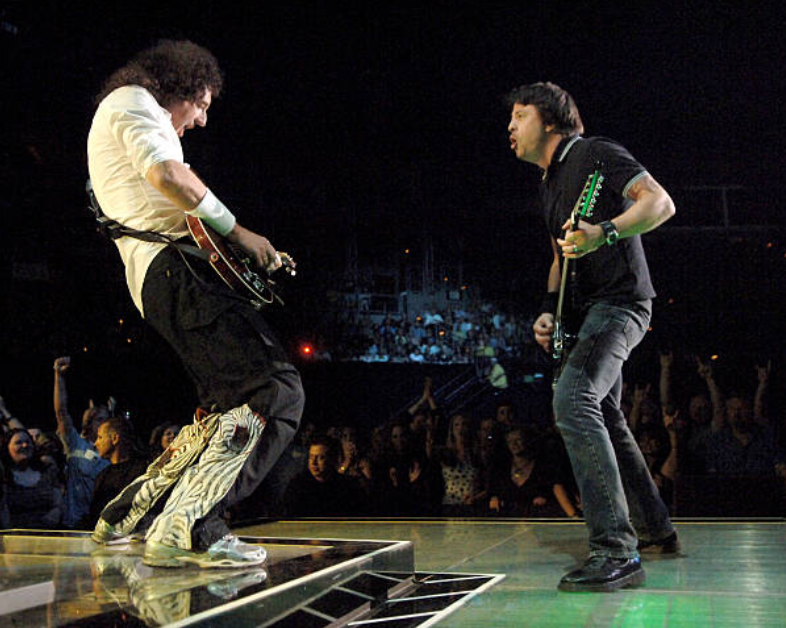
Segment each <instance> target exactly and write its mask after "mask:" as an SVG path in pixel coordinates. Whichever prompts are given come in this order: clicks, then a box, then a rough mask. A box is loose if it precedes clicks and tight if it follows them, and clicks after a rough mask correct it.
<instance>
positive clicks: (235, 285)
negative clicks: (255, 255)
mask: <svg viewBox="0 0 786 628" xmlns="http://www.w3.org/2000/svg"><path fill="white" fill-rule="evenodd" d="M186 222H187V223H188V230H189V231H190V232H191V237H192V238H194V241H195V242H196V244H197V246H198V247H199V248H200V249H202V250H204V251H207V252H208V253H209V261H210V265H211V266H212V267H213V269H214V270H215V271H216V272H217V273H218V275H219V277H221V279H223V280H224V283H225V284H227V285H228V286H229V287H230V288H232V290H234V291H235V292H237V293H239V294H241V295H243V296H245V297H247V298H248V299H249V300H250V301H251V303H252V305H253V306H254V307H255V308H257V309H261V308H263V307H264V306H266V305H270V304H271V303H273V302H274V301H275V302H277V303H279V304H281V305H283V304H284V302H283V301H282V300H281V297H279V296H278V294H276V292H275V287H276V284H275V282H274V281H273V280H272V279H269V278H268V277H262V276H260V275H259V274H258V273H256V272H255V271H253V270H252V269H251V266H250V265H251V263H252V262H251V260H250V259H249V258H248V255H246V254H245V252H244V251H242V250H241V249H240V248H238V247H236V246H234V245H233V244H232V243H231V242H229V241H228V240H227V239H226V238H224V237H222V236H221V235H219V234H218V233H217V232H216V231H214V230H213V229H211V228H210V227H209V226H208V225H206V224H205V223H204V222H203V221H202V220H201V219H200V218H197V217H195V216H190V215H186ZM278 255H279V256H280V257H281V264H282V266H281V267H282V268H283V269H284V272H286V273H287V274H288V275H290V276H294V275H295V273H296V271H295V260H293V259H292V257H290V256H289V255H288V254H287V253H284V252H282V251H279V252H278Z"/></svg>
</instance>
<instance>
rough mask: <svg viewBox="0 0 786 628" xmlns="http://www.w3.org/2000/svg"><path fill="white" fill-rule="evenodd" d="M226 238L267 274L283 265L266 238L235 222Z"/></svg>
mask: <svg viewBox="0 0 786 628" xmlns="http://www.w3.org/2000/svg"><path fill="white" fill-rule="evenodd" d="M226 238H227V240H229V241H230V242H231V243H232V244H234V245H235V246H238V247H240V248H241V249H242V250H243V251H244V252H245V253H247V254H248V256H249V258H250V259H251V261H252V262H254V263H255V264H256V265H257V266H258V267H259V268H263V269H264V270H265V271H266V272H267V273H268V274H272V273H273V272H275V271H276V270H278V269H279V268H281V266H282V265H283V263H282V260H281V256H280V255H279V253H278V252H277V251H276V249H275V248H273V245H272V244H270V241H269V240H268V239H267V238H265V237H263V236H261V235H259V234H256V233H254V232H253V231H250V230H248V229H246V228H245V227H241V226H240V225H239V224H235V226H234V228H233V229H232V231H230V232H229V233H228V234H227V236H226Z"/></svg>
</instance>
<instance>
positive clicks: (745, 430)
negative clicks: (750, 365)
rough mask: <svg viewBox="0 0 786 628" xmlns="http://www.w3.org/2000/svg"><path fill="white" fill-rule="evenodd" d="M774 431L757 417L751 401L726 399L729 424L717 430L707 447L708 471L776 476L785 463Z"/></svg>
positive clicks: (737, 397)
mask: <svg viewBox="0 0 786 628" xmlns="http://www.w3.org/2000/svg"><path fill="white" fill-rule="evenodd" d="M783 461H784V460H783V452H780V451H778V448H777V446H776V442H775V439H774V437H773V435H772V432H771V431H770V430H768V429H767V428H764V427H762V426H761V425H758V424H757V423H756V421H755V420H754V416H753V408H752V406H751V403H750V401H748V400H747V399H745V398H743V397H741V396H738V395H734V396H732V397H729V399H727V401H726V427H724V428H723V429H722V430H720V431H718V432H716V433H714V434H713V435H712V438H711V439H710V442H709V446H708V450H707V471H708V472H709V473H717V474H719V475H747V476H762V477H764V476H774V475H775V474H776V473H778V472H779V470H780V468H781V467H780V465H781V464H782V463H783Z"/></svg>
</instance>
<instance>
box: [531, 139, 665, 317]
mask: <svg viewBox="0 0 786 628" xmlns="http://www.w3.org/2000/svg"><path fill="white" fill-rule="evenodd" d="M598 162H600V164H601V173H602V174H603V177H604V180H603V184H602V188H601V190H600V194H599V196H598V198H597V202H596V205H595V208H594V211H593V213H592V216H590V217H589V218H584V219H583V220H586V222H589V223H592V224H597V223H599V222H603V221H604V220H611V219H612V218H616V217H617V216H619V215H620V214H621V213H623V212H624V211H625V210H626V209H628V208H629V207H630V206H631V205H632V204H633V201H631V200H630V199H629V198H627V196H626V195H627V192H628V190H629V189H630V187H631V185H633V184H634V183H635V182H636V181H637V180H638V179H639V178H641V177H642V176H644V175H645V174H647V171H646V170H645V169H644V167H643V166H642V165H641V164H640V163H639V162H637V161H636V160H635V159H634V158H633V157H632V156H631V154H630V153H629V152H628V151H627V150H625V148H624V147H623V146H621V145H620V144H618V143H616V142H615V141H613V140H610V139H607V138H604V137H592V138H583V137H580V136H573V137H566V138H564V139H563V140H562V141H561V142H560V143H559V145H558V146H557V149H556V151H555V152H554V156H553V157H552V160H551V164H550V165H549V167H548V169H547V170H546V172H545V174H544V177H543V182H542V183H541V186H540V199H541V203H542V206H543V213H544V217H545V220H546V226H547V228H548V230H549V233H550V234H551V235H552V236H553V237H554V238H555V239H556V238H561V237H563V235H564V233H565V232H564V231H563V230H562V225H564V224H565V222H566V221H567V220H568V218H569V217H570V213H571V211H572V210H573V207H574V205H575V204H576V199H578V197H579V195H580V194H581V192H582V190H583V189H584V184H585V183H586V181H587V176H588V175H590V174H591V173H592V172H594V170H595V164H596V163H598ZM572 264H576V276H577V279H578V294H577V301H576V303H577V304H578V306H579V307H580V308H581V309H586V308H587V307H589V306H590V305H592V304H593V303H600V302H602V303H612V304H626V303H634V302H636V301H644V300H646V299H652V298H653V297H654V296H655V290H654V289H653V287H652V282H651V280H650V272H649V268H648V267H647V260H646V258H645V256H644V248H643V247H642V244H641V238H640V237H639V236H633V237H630V238H625V239H621V240H619V241H618V242H617V244H616V245H615V246H606V245H603V246H602V247H600V248H599V249H597V250H596V251H594V252H592V253H590V254H589V255H585V256H584V257H582V258H580V259H578V260H574V261H573V262H572Z"/></svg>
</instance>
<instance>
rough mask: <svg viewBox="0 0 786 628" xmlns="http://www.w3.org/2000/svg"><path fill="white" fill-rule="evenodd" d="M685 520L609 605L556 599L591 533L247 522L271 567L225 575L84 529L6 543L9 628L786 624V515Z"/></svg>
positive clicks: (2, 539) (1, 559)
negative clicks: (161, 561)
mask: <svg viewBox="0 0 786 628" xmlns="http://www.w3.org/2000/svg"><path fill="white" fill-rule="evenodd" d="M675 523H676V526H677V530H678V532H679V535H680V539H681V542H682V545H683V552H682V555H680V556H678V557H669V558H666V557H660V558H658V557H655V558H646V559H645V561H644V567H645V570H646V572H647V582H646V584H645V585H644V586H643V587H640V588H638V589H626V590H622V591H618V592H616V593H612V594H600V593H593V594H587V593H583V594H576V593H563V592H558V591H557V589H556V584H557V581H558V580H559V578H560V577H561V575H562V574H563V573H564V572H565V571H567V570H569V569H571V568H573V567H574V566H576V565H577V564H579V563H581V562H582V561H583V559H584V557H585V552H586V532H585V528H584V525H583V523H581V522H569V521H544V520H539V521H537V520H498V519H496V520H485V519H483V520H455V519H454V520H299V521H278V522H264V523H251V524H247V525H240V526H238V527H237V528H236V529H235V531H236V532H237V533H238V534H239V535H240V536H242V537H244V538H247V539H252V540H255V541H256V542H260V543H262V544H263V545H265V546H266V547H267V548H268V551H269V561H268V563H266V564H265V565H264V569H263V570H254V569H247V570H244V571H240V572H229V573H228V572H225V571H220V572H211V571H204V570H199V569H197V568H188V569H183V570H174V572H173V570H162V569H150V568H147V567H145V566H144V565H141V562H140V556H141V551H142V547H141V546H140V545H131V546H128V547H127V548H126V549H121V550H118V549H106V548H99V547H98V546H95V545H93V544H92V543H91V542H90V541H89V540H88V539H86V538H85V537H84V536H83V535H81V536H80V535H79V534H74V533H66V534H64V535H62V536H60V537H57V536H53V535H46V534H43V533H42V534H41V535H30V534H20V533H12V532H3V533H0V543H2V552H0V626H25V627H28V626H47V627H50V626H51V627H54V626H67V625H72V626H107V625H114V626H153V625H177V626H181V625H182V626H185V625H196V624H198V623H201V624H202V625H211V626H212V625H222V626H233V627H234V626H243V625H254V626H276V627H278V626H297V627H298V628H306V627H307V626H312V625H313V626H332V625H349V626H369V627H374V628H387V627H388V626H390V627H392V626H397V627H399V626H415V625H420V626H428V625H434V624H436V623H438V624H439V626H440V627H443V626H447V627H462V628H463V627H468V626H477V627H481V626H482V627H484V628H486V627H507V626H516V627H526V626H538V627H549V626H571V627H575V626H603V627H607V626H615V627H625V626H636V627H640V626H641V627H646V628H651V627H664V628H665V627H669V628H674V627H682V626H684V627H691V628H700V627H703V626H712V627H713V628H722V627H726V626H728V627H732V626H734V627H737V626H756V627H766V628H768V627H771V626H786V520H783V519H773V520H759V521H752V520H749V521H748V520H735V521H730V520H721V519H714V520H680V519H677V520H676V521H675ZM336 539H340V540H336ZM353 539H362V540H353ZM391 539H394V540H391ZM413 570H414V572H415V578H411V577H408V576H411V574H412V572H413ZM418 587H420V589H419V590H418ZM394 589H395V590H397V591H398V592H397V593H396V594H395V595H399V596H400V599H398V600H396V599H392V598H394V597H395V595H394V594H393V591H394ZM388 597H390V598H391V599H390V600H388ZM350 598H351V599H350ZM358 599H361V600H363V599H364V600H368V603H367V604H366V607H364V608H365V610H364V609H363V608H361V607H360V606H358V604H357V600H358ZM381 600H385V601H384V603H383V604H382V605H380V601H381ZM435 600H444V604H443V605H442V607H441V610H437V609H436V606H435ZM394 602H395V604H394ZM369 605H370V606H371V607H373V608H372V610H371V611H369V610H368V608H369ZM374 609H376V610H374ZM394 610H396V611H397V612H398V614H399V618H397V619H395V620H392V619H391V616H392V614H393V611H394ZM353 613H354V615H353ZM374 613H376V614H374ZM339 620H340V621H339ZM341 622H343V623H341Z"/></svg>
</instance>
